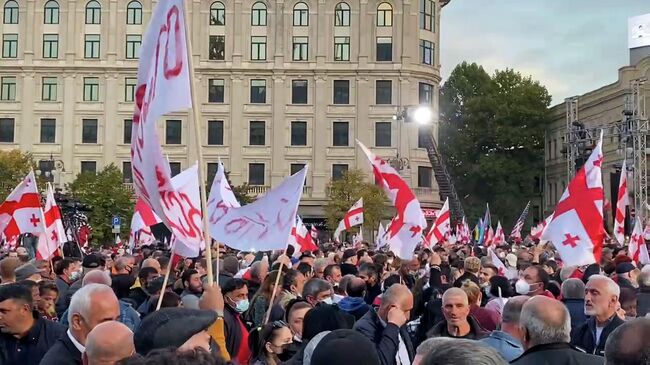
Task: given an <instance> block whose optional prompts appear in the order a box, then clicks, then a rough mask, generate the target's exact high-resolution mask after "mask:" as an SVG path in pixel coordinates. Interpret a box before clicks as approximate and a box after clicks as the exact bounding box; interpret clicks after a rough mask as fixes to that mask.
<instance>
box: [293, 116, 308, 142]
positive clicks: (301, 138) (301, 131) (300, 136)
mask: <svg viewBox="0 0 650 365" xmlns="http://www.w3.org/2000/svg"><path fill="white" fill-rule="evenodd" d="M291 145H292V146H306V145H307V122H291Z"/></svg>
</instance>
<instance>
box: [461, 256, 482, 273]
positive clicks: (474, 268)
mask: <svg viewBox="0 0 650 365" xmlns="http://www.w3.org/2000/svg"><path fill="white" fill-rule="evenodd" d="M463 266H464V268H465V271H469V272H471V273H474V274H476V273H478V272H479V270H481V259H479V258H478V257H475V256H470V257H468V258H466V259H465V263H464V265H463Z"/></svg>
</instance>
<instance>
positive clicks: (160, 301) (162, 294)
mask: <svg viewBox="0 0 650 365" xmlns="http://www.w3.org/2000/svg"><path fill="white" fill-rule="evenodd" d="M172 262H174V250H173V247H172V255H171V257H170V258H169V265H167V273H165V279H164V280H163V286H162V289H160V295H158V303H157V304H156V310H158V309H160V306H161V305H162V300H163V296H164V295H165V291H166V289H167V282H168V281H169V273H170V272H172V270H173V268H172V267H171V266H172Z"/></svg>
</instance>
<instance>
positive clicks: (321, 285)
mask: <svg viewBox="0 0 650 365" xmlns="http://www.w3.org/2000/svg"><path fill="white" fill-rule="evenodd" d="M324 291H330V292H331V291H332V284H330V283H329V282H328V281H325V280H323V279H318V278H313V279H309V281H307V282H306V283H305V286H304V287H303V288H302V297H303V298H307V296H312V297H314V298H315V297H316V296H318V293H322V292H324Z"/></svg>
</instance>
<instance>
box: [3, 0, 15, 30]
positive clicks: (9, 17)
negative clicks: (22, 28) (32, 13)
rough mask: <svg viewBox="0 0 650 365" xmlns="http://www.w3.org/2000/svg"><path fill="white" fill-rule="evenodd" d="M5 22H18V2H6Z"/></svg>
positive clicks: (11, 0)
mask: <svg viewBox="0 0 650 365" xmlns="http://www.w3.org/2000/svg"><path fill="white" fill-rule="evenodd" d="M4 23H5V24H18V3H17V2H15V1H13V0H10V1H7V2H6V3H5V8H4Z"/></svg>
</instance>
